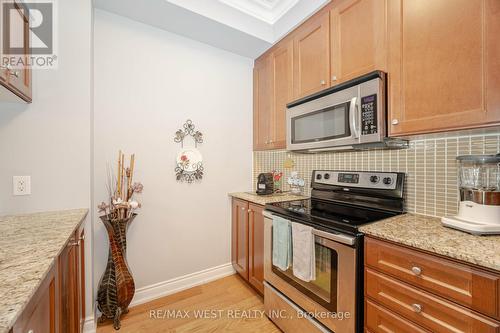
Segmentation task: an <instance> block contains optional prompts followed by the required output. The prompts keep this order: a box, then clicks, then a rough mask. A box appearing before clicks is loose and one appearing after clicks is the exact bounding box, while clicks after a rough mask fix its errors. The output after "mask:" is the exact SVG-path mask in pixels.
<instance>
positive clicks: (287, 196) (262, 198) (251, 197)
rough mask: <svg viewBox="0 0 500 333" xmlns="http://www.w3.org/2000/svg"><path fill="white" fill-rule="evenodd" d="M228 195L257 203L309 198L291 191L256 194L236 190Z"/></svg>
mask: <svg viewBox="0 0 500 333" xmlns="http://www.w3.org/2000/svg"><path fill="white" fill-rule="evenodd" d="M229 196H230V197H233V198H238V199H242V200H246V201H250V202H253V203H255V204H258V205H265V204H268V203H273V202H284V201H295V200H304V199H309V197H305V196H303V195H294V194H291V193H276V194H270V195H257V194H256V193H253V192H236V193H229Z"/></svg>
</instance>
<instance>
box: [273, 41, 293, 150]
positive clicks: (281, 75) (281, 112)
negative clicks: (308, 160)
mask: <svg viewBox="0 0 500 333" xmlns="http://www.w3.org/2000/svg"><path fill="white" fill-rule="evenodd" d="M271 57H272V66H273V68H272V69H273V92H274V100H273V112H272V114H273V115H272V116H273V121H272V124H273V125H274V126H273V128H272V148H274V149H278V148H285V147H286V105H287V103H289V102H291V101H292V100H293V42H292V41H291V40H290V41H287V42H284V43H282V44H281V45H279V46H278V47H277V48H276V49H275V50H274V52H273V53H272V55H271Z"/></svg>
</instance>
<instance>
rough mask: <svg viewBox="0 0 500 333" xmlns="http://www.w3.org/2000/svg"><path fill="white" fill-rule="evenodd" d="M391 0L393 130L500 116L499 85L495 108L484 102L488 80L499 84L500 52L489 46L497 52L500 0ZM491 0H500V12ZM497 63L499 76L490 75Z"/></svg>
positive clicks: (473, 123) (438, 127) (469, 124)
mask: <svg viewBox="0 0 500 333" xmlns="http://www.w3.org/2000/svg"><path fill="white" fill-rule="evenodd" d="M387 4H388V34H389V35H388V40H389V58H388V66H389V122H390V123H391V126H390V134H391V135H401V134H414V133H426V132H437V131H442V130H450V129H461V128H473V127H480V126H484V125H485V124H488V123H490V124H491V123H492V122H498V120H499V119H498V118H499V117H498V116H499V113H500V112H499V111H498V94H499V93H498V92H493V93H492V94H493V95H495V94H496V96H497V98H496V99H495V98H493V96H492V95H491V94H489V95H488V96H490V97H492V98H493V99H492V101H493V102H492V103H493V105H492V106H495V104H496V109H495V108H493V109H491V110H487V109H486V105H485V104H486V103H485V98H486V96H487V90H488V89H487V87H486V84H487V83H488V84H495V85H496V86H497V87H496V88H497V90H498V73H499V68H498V53H497V54H496V56H497V59H493V57H491V58H488V57H487V56H486V55H489V56H493V54H495V51H493V53H487V52H489V51H487V50H488V49H489V47H488V45H487V44H488V43H491V44H492V45H490V46H491V48H493V49H496V51H497V52H498V32H499V31H498V30H499V29H498V27H499V25H498V23H497V22H496V21H495V18H496V20H498V17H499V14H498V6H499V5H498V1H496V0H477V1H470V0H439V1H435V0H419V1H415V0H391V1H388V3H387ZM488 6H490V7H496V8H497V13H494V12H490V11H488V10H487V7H488ZM492 9H493V8H490V10H492ZM487 21H488V22H489V23H490V24H489V28H490V30H488V24H486V22H487ZM492 30H493V31H492ZM495 30H496V31H495ZM485 34H486V35H487V36H485ZM485 37H488V38H485ZM490 51H491V50H490ZM488 61H490V62H493V63H496V66H495V64H491V63H489V64H488V63H487V62H488ZM488 66H493V67H490V68H488ZM495 67H496V68H495ZM491 71H492V72H493V73H496V75H497V78H496V79H491V80H489V81H488V80H486V76H488V77H490V76H489V75H490V74H489V72H491ZM493 75H495V74H493ZM490 78H491V77H490ZM495 101H496V102H495Z"/></svg>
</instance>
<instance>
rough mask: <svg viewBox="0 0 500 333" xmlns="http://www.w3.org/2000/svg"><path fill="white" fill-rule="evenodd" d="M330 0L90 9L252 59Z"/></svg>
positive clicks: (99, 1) (179, 1)
mask: <svg viewBox="0 0 500 333" xmlns="http://www.w3.org/2000/svg"><path fill="white" fill-rule="evenodd" d="M328 2H330V0H203V1H200V0H147V1H144V2H141V3H140V5H139V4H138V2H137V1H136V0H96V1H95V7H96V8H98V9H103V10H106V11H109V12H112V13H115V14H118V15H121V16H125V17H128V18H130V19H133V20H135V21H139V22H142V23H145V24H148V25H151V26H154V27H157V28H160V29H163V30H167V31H170V32H173V33H176V34H179V35H182V36H185V37H188V38H191V39H194V40H198V41H200V42H203V43H206V44H209V45H212V46H215V47H217V48H220V49H224V50H227V51H230V52H233V53H236V54H239V55H242V56H245V57H249V58H256V57H258V56H259V55H261V54H262V53H263V52H265V51H266V50H267V49H268V48H269V47H271V46H272V45H273V44H274V43H275V42H277V41H278V40H280V39H281V38H282V37H284V36H285V35H286V34H287V33H288V32H289V31H291V30H292V29H294V28H295V27H297V26H298V25H299V24H300V23H302V22H303V21H305V20H306V19H307V18H309V17H310V16H311V15H313V14H314V13H315V12H317V11H318V10H319V9H321V8H322V7H323V6H324V5H325V4H327V3H328Z"/></svg>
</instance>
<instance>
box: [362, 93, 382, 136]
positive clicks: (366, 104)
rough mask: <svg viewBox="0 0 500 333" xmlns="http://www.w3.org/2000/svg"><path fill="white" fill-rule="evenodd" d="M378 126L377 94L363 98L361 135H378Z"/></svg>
mask: <svg viewBox="0 0 500 333" xmlns="http://www.w3.org/2000/svg"><path fill="white" fill-rule="evenodd" d="M377 126H378V120H377V94H373V95H369V96H363V97H361V134H362V135H369V134H376V133H377V132H378V128H377Z"/></svg>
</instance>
